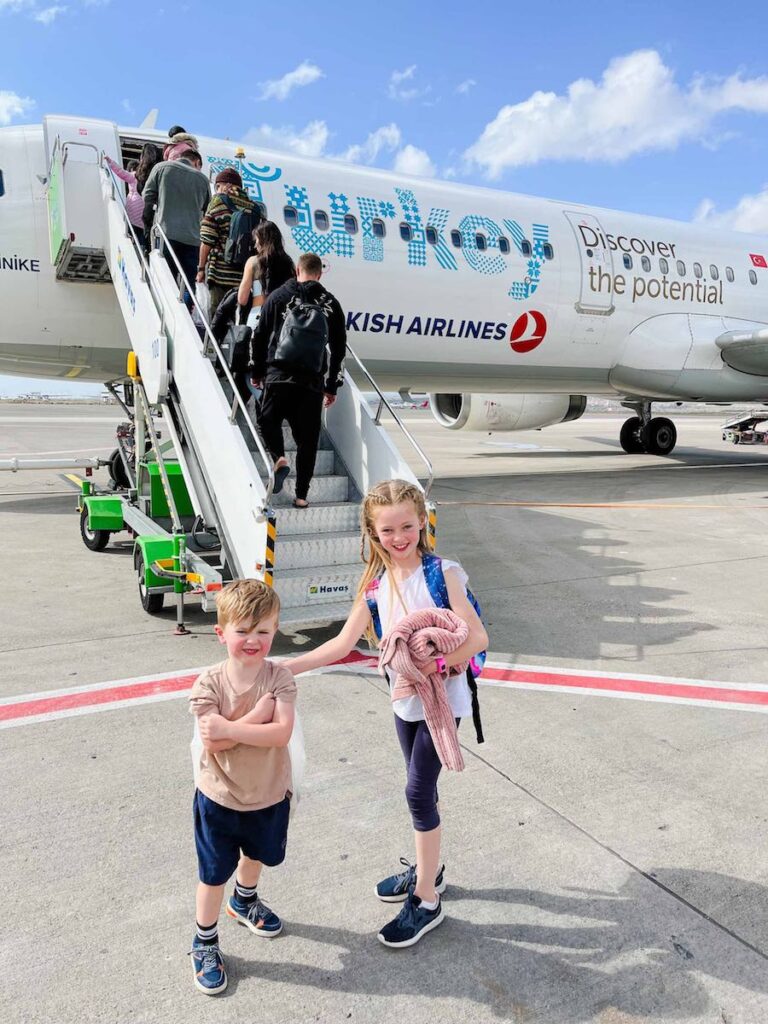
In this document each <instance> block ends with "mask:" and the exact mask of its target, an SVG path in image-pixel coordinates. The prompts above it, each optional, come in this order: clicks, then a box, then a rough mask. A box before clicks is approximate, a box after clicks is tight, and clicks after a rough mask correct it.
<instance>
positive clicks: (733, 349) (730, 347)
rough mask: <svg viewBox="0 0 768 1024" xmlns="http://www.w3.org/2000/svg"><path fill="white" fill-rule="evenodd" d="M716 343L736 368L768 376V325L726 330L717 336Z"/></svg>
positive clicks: (726, 359) (760, 375) (759, 375)
mask: <svg viewBox="0 0 768 1024" xmlns="http://www.w3.org/2000/svg"><path fill="white" fill-rule="evenodd" d="M715 344H716V345H717V347H718V348H719V349H720V351H721V353H722V355H723V360H724V361H725V362H726V363H727V364H728V365H729V366H730V367H732V368H733V369H734V370H740V371H741V372H742V373H751V374H754V375H755V376H758V377H768V327H756V328H755V329H754V330H744V331H726V332H725V334H721V335H720V336H719V337H718V338H715Z"/></svg>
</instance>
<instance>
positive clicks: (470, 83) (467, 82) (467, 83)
mask: <svg viewBox="0 0 768 1024" xmlns="http://www.w3.org/2000/svg"><path fill="white" fill-rule="evenodd" d="M476 85H477V82H476V81H475V80H474V78H465V79H464V81H463V82H460V83H459V84H458V85H457V86H456V92H458V93H460V94H461V95H465V94H466V93H468V92H469V90H470V89H474V87H475V86H476Z"/></svg>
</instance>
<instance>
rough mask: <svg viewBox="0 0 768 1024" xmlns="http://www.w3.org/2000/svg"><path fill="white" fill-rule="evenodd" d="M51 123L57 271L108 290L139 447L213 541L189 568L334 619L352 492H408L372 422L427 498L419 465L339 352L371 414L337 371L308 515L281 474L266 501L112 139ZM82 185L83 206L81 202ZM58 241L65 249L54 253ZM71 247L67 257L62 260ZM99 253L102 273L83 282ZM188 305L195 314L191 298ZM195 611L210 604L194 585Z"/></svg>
mask: <svg viewBox="0 0 768 1024" xmlns="http://www.w3.org/2000/svg"><path fill="white" fill-rule="evenodd" d="M51 120H53V119H51ZM62 120H63V119H56V120H55V122H54V123H53V124H52V125H49V126H48V127H49V128H51V129H53V128H56V129H58V134H57V136H56V138H55V139H54V138H49V139H48V146H49V154H50V156H51V164H52V165H51V174H50V176H49V181H54V182H56V189H57V191H58V198H57V201H56V202H55V203H54V204H52V205H53V213H52V215H51V236H52V259H53V262H54V264H55V265H56V268H57V276H59V277H60V279H61V280H62V281H72V282H78V281H84V280H87V281H89V282H91V283H93V282H95V281H101V282H105V283H106V282H110V281H111V282H112V284H113V286H114V289H115V294H116V296H117V301H118V305H119V309H120V314H121V316H122V318H123V320H124V323H125V328H126V331H127V335H128V340H129V343H130V346H131V349H132V352H133V353H134V354H135V362H133V363H132V362H131V360H130V359H129V365H133V367H134V369H133V371H132V375H133V377H134V383H135V385H136V392H137V396H138V400H137V414H136V422H137V432H140V434H141V443H142V444H143V440H144V437H145V436H146V432H147V431H148V432H149V435H150V436H149V437H148V441H149V443H151V444H152V446H153V448H154V449H155V451H156V454H157V457H158V461H159V462H161V463H162V462H163V460H167V459H168V457H169V455H171V456H175V459H176V460H177V461H178V464H179V466H180V467H181V471H182V473H183V477H184V481H185V483H186V486H187V490H188V493H189V498H190V501H191V505H192V508H193V511H194V515H195V519H196V522H197V524H198V525H197V532H198V534H203V535H206V536H210V537H213V538H214V539H217V540H218V543H219V545H220V550H219V551H218V553H216V552H214V553H213V554H211V552H210V551H209V552H208V553H207V555H206V558H205V566H202V567H201V571H202V572H203V575H204V577H205V580H209V581H210V580H215V579H216V578H220V579H223V580H226V579H228V578H242V577H250V578H259V579H265V580H266V581H267V582H274V585H275V587H276V589H277V590H278V593H279V595H280V599H281V605H282V612H281V625H283V626H289V627H292V628H298V627H300V626H306V625H309V624H313V623H322V622H330V621H336V620H339V619H341V618H343V617H345V616H346V614H347V613H348V611H349V608H350V604H351V601H352V599H353V597H354V595H355V592H356V587H357V582H358V580H359V577H360V573H361V561H360V531H359V514H360V512H359V505H360V498H361V495H362V494H364V493H365V492H366V491H367V490H368V488H369V487H370V486H372V485H373V484H374V483H376V482H378V481H380V480H385V479H389V478H393V477H399V478H402V479H407V480H411V481H413V482H416V483H419V481H418V479H417V476H416V474H415V473H414V471H413V469H412V468H411V467H410V465H409V464H408V462H407V461H406V460H405V458H404V457H403V456H402V455H401V454H400V452H399V451H398V448H397V447H396V446H395V444H394V443H393V441H392V439H391V438H390V436H389V434H388V433H387V431H386V430H385V429H384V427H383V425H382V423H381V418H382V416H383V415H384V414H388V415H391V417H392V419H393V421H394V423H395V424H396V426H397V428H398V429H399V430H400V431H401V432H402V436H403V438H404V439H405V440H406V441H407V444H408V446H410V451H411V453H412V454H413V455H414V456H415V457H416V458H417V459H418V460H419V462H420V464H421V466H422V467H423V472H424V475H425V484H424V487H425V490H426V491H427V492H428V490H429V487H430V486H431V483H432V467H431V465H430V463H429V460H428V459H427V457H426V455H425V454H424V452H423V451H422V449H421V448H420V447H419V445H418V444H417V443H416V441H415V440H414V439H413V437H412V435H411V434H410V432H409V431H408V430H407V428H406V427H405V425H404V424H403V423H402V422H401V420H400V419H399V417H398V416H397V414H396V413H395V411H394V410H393V409H392V408H391V406H390V405H389V403H388V402H387V400H386V398H385V396H384V395H383V393H382V392H381V391H380V389H379V388H378V386H377V385H376V383H375V381H374V380H373V378H372V377H371V376H370V374H369V373H368V371H367V370H366V368H365V366H364V365H363V364H362V362H361V361H360V360H359V359H358V358H357V356H356V355H355V353H354V352H353V351H352V350H351V349H349V350H348V358H347V365H348V366H349V365H350V364H352V365H353V366H354V370H355V376H356V378H357V379H358V380H359V381H361V382H362V384H363V387H365V389H366V391H369V392H373V393H374V394H375V395H376V398H377V407H376V409H372V408H371V407H369V404H368V401H367V400H366V398H365V397H364V395H363V393H362V391H361V390H360V389H359V388H358V386H357V384H356V383H355V381H354V380H353V379H352V376H351V375H350V374H349V373H348V372H345V380H344V386H343V387H342V388H340V390H339V395H338V398H337V401H336V402H335V404H334V405H333V406H332V407H331V408H330V409H327V410H325V413H324V426H323V432H322V438H321V442H320V450H319V451H318V455H317V462H316V469H315V476H314V479H313V482H312V487H311V489H310V494H309V498H310V502H311V505H310V507H308V508H306V509H297V508H294V507H292V500H293V497H294V491H293V481H294V477H293V475H292V476H291V477H289V478H288V480H287V481H286V484H285V486H284V488H283V491H282V492H281V493H280V494H278V495H275V494H273V487H274V472H273V468H272V460H271V458H270V456H269V454H268V452H267V451H266V448H265V445H264V442H263V440H262V438H261V436H260V434H259V432H258V430H257V428H256V427H255V425H254V422H253V420H252V417H251V415H250V414H249V411H248V409H247V408H246V407H245V405H244V404H243V401H242V399H241V397H240V396H239V394H238V393H237V391H236V389H235V386H234V380H233V378H232V375H231V372H230V369H229V366H228V364H227V362H226V359H225V357H224V355H223V354H222V351H221V349H220V348H219V345H218V343H217V342H216V340H215V339H214V337H213V335H212V334H211V332H210V329H209V327H208V325H207V320H206V322H205V323H204V324H203V326H202V328H201V329H200V330H199V329H198V326H196V325H195V323H194V322H193V319H192V317H191V316H190V314H189V312H188V311H187V308H186V306H185V304H184V302H183V301H182V294H183V289H181V290H180V288H179V286H178V285H177V283H176V281H175V280H174V276H173V275H172V274H171V271H170V269H169V267H168V264H167V262H166V260H165V258H164V257H163V255H162V252H161V249H160V248H159V247H160V246H162V245H164V244H165V245H167V244H169V243H168V240H167V238H165V236H164V234H163V231H162V229H161V228H159V227H156V228H155V229H154V238H153V248H152V251H151V253H150V256H149V259H148V260H147V259H146V258H145V256H144V254H143V252H142V251H141V249H140V247H139V246H138V244H137V241H136V237H135V234H134V232H133V229H132V228H131V225H130V223H129V221H128V218H127V215H126V212H125V207H124V196H125V189H124V186H123V183H122V182H121V181H120V180H119V179H117V178H116V177H115V175H114V174H113V173H112V171H111V170H110V169H109V167H108V165H106V164H105V163H104V159H103V157H104V153H105V152H106V153H107V154H108V155H110V156H112V157H113V158H114V159H116V160H119V155H118V154H119V139H118V138H117V134H116V131H115V132H114V133H113V134H114V141H113V142H112V140H111V139H110V138H109V133H108V132H107V138H106V140H104V139H102V146H101V147H100V148H97V147H96V146H93V147H91V148H85V147H84V146H81V145H79V140H78V139H77V138H75V139H68V138H66V137H62V134H64V135H66V131H64V132H63V133H62V130H61V129H62ZM111 127H112V128H114V126H111ZM65 129H66V125H65ZM73 154H76V156H77V161H75V159H74V155H73ZM75 163H76V164H77V166H76V169H75V173H71V172H72V169H73V167H75ZM84 190H85V191H87V194H88V197H89V201H88V202H87V203H85V202H83V201H82V197H81V195H80V193H81V192H83V191H84ZM74 192H76V193H77V202H75V201H74V197H73V195H72V193H74ZM49 208H50V204H49ZM73 209H75V210H76V211H77V217H80V218H83V217H85V216H86V214H87V217H88V218H89V220H88V224H87V230H86V228H85V227H81V225H80V223H79V222H78V220H77V219H76V218H75V219H73V215H72V213H71V211H72V210H73ZM62 210H63V213H62ZM54 214H55V216H54ZM86 236H87V242H88V244H87V246H84V247H83V248H87V249H88V255H89V260H90V262H86V261H85V260H84V259H81V258H80V254H79V252H78V250H79V249H80V248H81V247H79V246H78V238H84V237H86ZM59 237H60V238H63V239H64V241H63V242H62V243H61V244H58V245H57V239H58V238H59ZM73 251H74V253H75V255H76V256H77V257H78V258H75V259H73V258H72V254H73ZM100 254H101V258H102V265H101V271H100V273H99V274H98V275H96V276H94V270H93V268H94V266H99V255H100ZM80 268H82V270H81V269H80ZM60 269H61V273H60ZM178 270H179V271H180V270H181V268H180V267H178ZM80 273H82V275H83V276H82V277H80V276H79V274H80ZM193 287H194V286H193ZM193 302H194V304H195V306H196V305H197V303H196V300H195V299H194V296H193ZM199 312H202V311H199ZM199 319H200V318H198V320H199ZM203 319H205V318H203ZM201 335H202V336H201ZM136 364H137V366H136ZM157 414H160V415H162V420H163V426H164V431H165V434H164V436H165V438H166V440H165V442H164V443H163V444H160V443H159V442H158V441H157V439H156V438H154V436H153V431H152V418H153V415H157ZM137 436H138V433H137ZM286 442H287V444H286V449H287V450H286V454H287V457H288V458H289V461H290V462H291V466H292V468H295V464H294V460H295V445H294V444H293V440H292V438H291V437H290V435H289V434H288V435H287V436H286ZM137 445H138V442H137ZM141 450H143V448H142V449H141ZM163 472H165V471H163ZM164 480H165V476H164ZM132 482H133V481H132ZM170 500H171V504H172V498H171V499H170ZM173 511H174V510H173V508H171V512H172V518H173V524H172V526H173V528H174V529H175V530H176V531H177V532H178V531H183V530H185V529H186V528H187V526H188V523H186V522H183V521H182V517H180V516H177V515H174V514H173ZM432 518H433V517H432ZM275 538H276V539H275ZM187 539H189V538H187ZM206 567H207V568H206ZM203 604H204V607H210V604H208V605H206V600H205V588H203Z"/></svg>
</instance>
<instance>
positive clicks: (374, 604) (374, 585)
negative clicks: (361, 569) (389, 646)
mask: <svg viewBox="0 0 768 1024" xmlns="http://www.w3.org/2000/svg"><path fill="white" fill-rule="evenodd" d="M379 583H381V576H377V577H376V579H374V580H371V582H370V583H369V584H368V586H367V587H366V588H365V603H366V604H367V605H368V611H369V612H370V613H371V621H372V622H373V631H374V633H375V634H376V637H377V638H378V639H379V640H381V635H382V630H381V618H380V617H379V603H378V596H379Z"/></svg>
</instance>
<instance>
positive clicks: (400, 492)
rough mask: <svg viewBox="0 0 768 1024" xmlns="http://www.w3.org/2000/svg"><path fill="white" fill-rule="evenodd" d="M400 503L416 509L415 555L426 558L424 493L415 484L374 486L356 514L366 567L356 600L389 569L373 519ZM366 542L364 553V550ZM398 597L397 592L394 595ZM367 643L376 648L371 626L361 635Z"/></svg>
mask: <svg viewBox="0 0 768 1024" xmlns="http://www.w3.org/2000/svg"><path fill="white" fill-rule="evenodd" d="M403 501H412V502H413V504H414V506H415V508H416V515H417V516H418V517H419V519H422V520H423V525H422V527H421V532H420V534H419V545H418V551H419V554H420V555H427V554H429V552H430V544H429V535H428V533H427V503H426V501H425V500H424V492H423V491H422V489H421V488H420V487H419V486H418V484H412V483H409V482H408V481H407V480H384V481H383V483H380V484H376V486H375V487H372V488H371V490H370V491H368V493H367V494H366V496H365V498H363V504H362V507H361V510H360V528H361V532H362V537H361V540H360V557H361V559H362V561H363V562H365V563H366V566H365V572H364V573H363V575H362V578H361V579H360V584H359V586H358V588H357V596H358V598H360V597H363V598H364V597H365V592H366V590H367V589H368V585H369V584H370V583H372V582H373V580H375V579H376V577H377V576H381V574H382V573H383V572H384V570H385V569H389V568H390V567H391V560H390V558H389V556H388V555H387V553H386V551H385V550H384V548H383V547H382V546H381V544H379V540H378V537H377V536H376V527H375V516H376V512H377V511H378V509H380V508H388V507H390V506H392V505H399V504H400V503H401V502H403ZM366 542H367V550H366ZM392 583H393V585H394V587H395V590H396V591H397V584H396V583H395V581H394V579H393V580H392ZM398 597H399V592H398ZM365 635H366V637H367V639H368V641H369V642H370V643H371V644H372V645H373V646H376V645H377V644H378V638H377V636H376V633H375V632H374V629H373V624H371V625H370V626H369V627H368V629H366V631H365Z"/></svg>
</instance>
